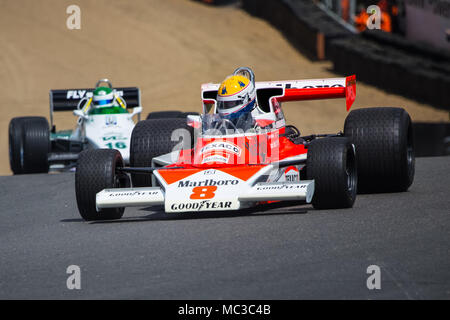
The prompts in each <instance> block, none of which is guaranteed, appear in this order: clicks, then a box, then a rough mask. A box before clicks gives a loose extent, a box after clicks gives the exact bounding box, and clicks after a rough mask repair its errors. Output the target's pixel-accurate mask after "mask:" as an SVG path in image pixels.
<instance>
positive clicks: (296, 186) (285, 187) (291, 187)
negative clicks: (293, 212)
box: [256, 184, 306, 191]
mask: <svg viewBox="0 0 450 320" xmlns="http://www.w3.org/2000/svg"><path fill="white" fill-rule="evenodd" d="M304 188H306V185H305V184H276V185H268V186H257V187H256V191H268V190H294V189H304Z"/></svg>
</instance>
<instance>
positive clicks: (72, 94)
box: [66, 90, 123, 100]
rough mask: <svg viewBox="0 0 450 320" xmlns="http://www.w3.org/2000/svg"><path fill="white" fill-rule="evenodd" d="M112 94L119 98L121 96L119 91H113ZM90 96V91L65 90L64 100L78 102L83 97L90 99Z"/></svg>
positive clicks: (121, 93)
mask: <svg viewBox="0 0 450 320" xmlns="http://www.w3.org/2000/svg"><path fill="white" fill-rule="evenodd" d="M114 92H115V93H116V94H117V95H118V96H120V97H122V96H123V91H122V90H119V91H116V90H114ZM92 95H93V93H92V91H88V90H67V93H66V99H67V100H69V99H74V100H78V99H82V98H84V97H86V98H90V97H92Z"/></svg>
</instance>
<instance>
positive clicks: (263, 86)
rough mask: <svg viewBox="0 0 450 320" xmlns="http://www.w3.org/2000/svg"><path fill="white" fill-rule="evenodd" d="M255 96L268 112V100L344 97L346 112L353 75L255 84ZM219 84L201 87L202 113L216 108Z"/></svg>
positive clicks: (353, 87)
mask: <svg viewBox="0 0 450 320" xmlns="http://www.w3.org/2000/svg"><path fill="white" fill-rule="evenodd" d="M255 84H256V94H257V100H258V104H259V106H260V108H261V109H262V110H264V111H267V112H268V111H270V110H271V109H272V108H271V105H272V99H276V100H277V101H278V102H287V101H301V100H317V99H334V98H345V100H346V106H347V111H348V110H350V108H351V106H352V104H353V102H354V101H355V97H356V76H355V75H351V76H348V77H345V78H328V79H308V80H287V81H266V82H258V81H257V82H256V83H255ZM219 86H220V84H213V83H207V84H203V85H202V101H203V108H204V112H208V111H210V110H211V106H214V108H215V105H216V96H217V90H218V89H219Z"/></svg>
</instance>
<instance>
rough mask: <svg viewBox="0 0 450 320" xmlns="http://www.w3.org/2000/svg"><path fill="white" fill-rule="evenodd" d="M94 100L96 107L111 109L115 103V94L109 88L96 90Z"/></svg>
mask: <svg viewBox="0 0 450 320" xmlns="http://www.w3.org/2000/svg"><path fill="white" fill-rule="evenodd" d="M92 100H93V102H94V106H96V107H99V108H103V107H111V106H113V103H114V92H113V90H112V89H111V88H108V87H98V88H95V90H94V94H93V99H92Z"/></svg>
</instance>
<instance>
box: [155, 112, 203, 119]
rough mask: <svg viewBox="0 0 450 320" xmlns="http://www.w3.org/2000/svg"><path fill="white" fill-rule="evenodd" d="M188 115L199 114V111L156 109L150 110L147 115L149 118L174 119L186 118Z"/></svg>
mask: <svg viewBox="0 0 450 320" xmlns="http://www.w3.org/2000/svg"><path fill="white" fill-rule="evenodd" d="M188 115H197V116H198V115H199V114H198V112H181V111H155V112H150V113H149V114H148V116H147V120H148V119H173V118H183V119H186V117H187V116H188Z"/></svg>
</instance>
